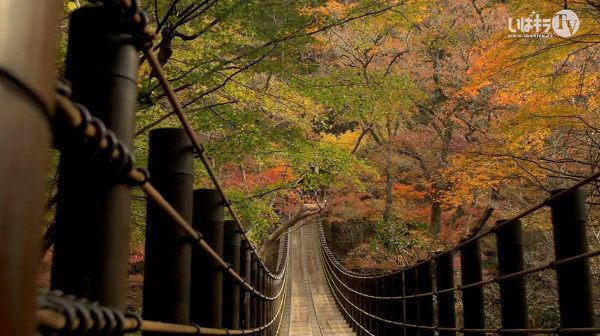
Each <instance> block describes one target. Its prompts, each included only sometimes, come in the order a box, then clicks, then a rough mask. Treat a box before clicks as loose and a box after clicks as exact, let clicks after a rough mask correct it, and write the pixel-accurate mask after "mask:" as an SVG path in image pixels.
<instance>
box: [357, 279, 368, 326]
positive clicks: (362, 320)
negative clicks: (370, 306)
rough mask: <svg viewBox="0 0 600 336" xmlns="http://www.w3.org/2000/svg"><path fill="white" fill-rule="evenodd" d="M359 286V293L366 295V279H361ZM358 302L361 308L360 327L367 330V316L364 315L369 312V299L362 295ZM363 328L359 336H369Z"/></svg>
mask: <svg viewBox="0 0 600 336" xmlns="http://www.w3.org/2000/svg"><path fill="white" fill-rule="evenodd" d="M358 286H359V290H358V292H359V293H363V294H364V293H365V292H366V291H367V280H366V279H365V278H359V281H358ZM358 302H359V303H360V306H359V307H360V310H361V311H360V312H359V314H360V315H359V316H360V325H361V326H363V328H365V329H367V315H366V314H365V313H364V312H365V311H366V310H367V298H366V297H364V296H363V295H360V296H359V299H358ZM363 328H360V330H359V335H361V336H364V335H366V334H367V333H366V332H365V330H364V329H363Z"/></svg>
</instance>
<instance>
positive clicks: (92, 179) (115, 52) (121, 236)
mask: <svg viewBox="0 0 600 336" xmlns="http://www.w3.org/2000/svg"><path fill="white" fill-rule="evenodd" d="M108 11H109V9H107V8H105V7H104V6H96V7H83V8H80V9H77V10H76V11H74V12H73V13H72V14H71V23H70V28H69V46H68V50H67V60H66V74H65V77H66V78H67V79H68V80H69V81H71V83H72V85H73V95H72V100H73V101H75V102H77V103H80V104H82V105H85V106H86V107H87V108H88V110H89V111H90V113H91V114H92V115H93V116H95V117H97V118H99V119H100V120H101V121H103V123H104V124H105V125H106V127H108V128H109V129H110V130H112V131H113V132H114V135H116V138H117V139H118V140H119V142H120V143H121V144H122V145H123V146H124V147H126V149H128V148H131V146H132V144H133V129H134V120H135V107H136V100H137V83H138V81H137V79H138V60H139V56H138V52H137V50H136V48H135V46H134V44H133V41H131V42H129V43H123V41H118V38H117V36H116V35H115V34H114V30H115V29H117V28H116V27H114V26H112V27H111V23H110V22H111V21H110V20H109V19H108V17H109V13H108ZM117 33H118V32H117ZM81 154H82V153H81V148H80V146H74V145H73V144H71V143H65V146H64V149H63V150H62V152H61V159H60V178H59V187H58V190H59V191H58V195H59V198H58V205H57V209H56V231H55V242H54V260H53V264H52V288H53V289H60V290H63V291H64V292H66V293H69V294H74V295H76V296H78V297H87V298H89V299H91V300H94V301H99V302H100V303H101V304H104V305H107V306H110V307H115V308H119V309H122V310H124V309H125V299H126V298H127V274H128V263H127V260H128V258H129V221H130V215H131V213H130V207H131V190H130V188H129V186H128V185H127V184H125V183H124V182H125V181H124V179H122V178H121V177H118V176H117V174H111V173H109V172H108V171H107V166H106V165H105V164H99V163H98V162H97V161H96V160H95V159H94V158H90V157H89V156H86V155H81ZM108 155H109V154H108V153H106V156H108ZM73 265H78V267H73Z"/></svg>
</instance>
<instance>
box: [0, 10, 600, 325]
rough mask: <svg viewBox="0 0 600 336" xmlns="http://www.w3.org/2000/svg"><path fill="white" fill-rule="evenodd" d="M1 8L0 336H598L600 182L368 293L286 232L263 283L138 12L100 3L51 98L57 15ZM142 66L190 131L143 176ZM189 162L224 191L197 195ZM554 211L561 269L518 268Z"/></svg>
mask: <svg viewBox="0 0 600 336" xmlns="http://www.w3.org/2000/svg"><path fill="white" fill-rule="evenodd" d="M2 6H3V7H2V8H3V10H1V11H0V46H2V47H3V48H2V49H0V101H2V102H3V104H4V109H3V111H2V114H0V157H2V158H3V160H2V162H1V163H0V185H1V186H2V187H1V188H0V219H1V221H0V335H26V336H29V335H36V334H43V335H90V336H91V335H120V334H123V333H135V332H139V331H141V332H143V334H144V335H158V334H161V335H164V334H196V335H267V336H271V335H354V334H357V335H404V336H417V335H418V336H433V335H436V334H437V335H439V336H455V335H456V334H465V335H467V336H480V335H481V336H482V335H484V334H502V335H527V334H559V335H571V334H577V335H594V334H597V333H599V332H600V327H598V325H597V324H596V322H595V316H596V315H597V311H595V310H594V297H593V292H594V290H595V289H594V288H593V283H594V280H596V279H593V278H592V275H591V271H590V268H591V265H597V260H595V259H594V258H596V257H598V256H599V255H600V251H599V250H593V251H589V249H588V243H587V241H586V236H587V235H586V210H585V195H584V192H583V189H582V188H583V187H585V186H586V185H588V184H589V183H592V182H594V181H596V180H597V179H598V178H599V177H600V173H595V174H593V175H591V176H589V177H588V178H585V179H583V180H581V181H579V182H577V183H576V184H574V185H573V186H572V187H570V188H568V189H564V190H557V191H554V192H552V193H551V194H550V195H549V196H548V198H547V199H546V200H545V201H544V202H542V203H540V204H537V205H535V206H533V207H531V208H530V209H527V210H526V211H524V212H522V213H520V214H519V215H517V216H515V217H514V218H510V219H507V220H503V221H499V222H498V223H496V225H495V226H493V227H492V228H491V229H490V230H489V231H487V232H485V233H483V234H480V235H478V236H476V237H473V238H470V239H467V240H465V241H462V242H460V243H459V244H458V246H456V247H454V248H452V249H448V250H446V251H442V252H438V253H436V254H433V255H431V256H430V257H429V258H428V259H425V260H421V261H419V262H417V263H416V264H415V265H411V266H408V267H404V268H401V269H399V270H396V271H393V272H387V273H382V274H376V275H364V274H358V273H355V272H352V271H349V270H347V269H346V268H344V266H343V265H342V264H341V263H340V262H339V261H338V260H337V259H336V257H335V255H334V254H333V253H332V251H331V249H330V248H329V246H328V242H327V238H326V233H325V229H324V228H323V226H322V225H321V223H320V222H319V221H315V222H312V223H310V224H307V225H301V226H296V227H293V228H291V229H289V230H288V232H286V233H285V234H284V235H283V236H282V237H281V238H280V244H279V253H278V259H279V260H278V262H277V266H276V268H275V269H274V270H269V269H268V268H267V266H266V265H265V262H264V261H263V260H262V259H261V258H260V257H259V256H258V253H257V251H256V249H255V247H254V246H253V244H252V243H251V241H250V239H249V238H248V237H247V235H246V231H245V229H244V228H243V226H242V225H241V223H240V221H239V219H238V217H237V216H236V213H235V211H234V209H233V207H232V204H231V202H230V200H229V199H228V198H227V195H226V194H225V192H224V190H223V188H222V186H221V184H220V182H219V179H218V178H217V175H216V174H215V172H214V171H213V170H212V168H211V165H210V162H209V159H208V158H207V156H206V154H205V153H204V148H203V146H202V145H201V144H200V143H199V142H198V140H197V138H196V136H195V134H194V132H193V129H192V127H191V126H190V123H189V122H188V120H187V119H186V115H185V113H184V111H183V110H182V108H181V105H180V103H179V101H178V100H177V97H176V95H175V93H174V91H173V88H172V87H171V85H170V83H169V81H168V80H167V78H166V77H165V75H164V72H163V71H162V68H161V65H160V64H159V62H158V60H157V58H156V56H155V55H154V54H153V52H152V40H153V38H154V37H153V33H152V32H151V31H150V30H149V29H148V19H147V16H146V14H145V13H144V12H143V11H142V10H141V9H140V8H138V6H137V4H136V2H135V1H129V0H115V1H108V0H106V1H104V2H103V5H102V6H94V7H88V8H82V9H80V10H78V11H76V12H75V13H74V14H73V17H72V19H71V25H72V27H75V28H76V29H71V30H70V36H69V49H68V55H67V64H66V80H62V81H60V82H59V83H58V85H57V84H56V79H55V77H54V69H53V66H54V58H53V57H48V55H51V50H53V49H54V47H55V46H52V45H51V44H52V43H51V41H54V40H55V31H54V30H53V27H54V26H55V22H56V21H55V20H52V19H49V18H55V17H56V15H55V14H57V11H58V8H57V6H56V5H55V4H54V3H52V2H36V1H33V0H30V1H12V0H11V1H6V2H5V3H4V4H3V5H2ZM15 13H17V14H15ZM53 15H54V16H53ZM9 26H10V29H8V28H7V27H9ZM13 29H14V30H13ZM8 31H20V32H21V33H22V36H20V38H19V39H15V38H12V36H10V35H9V34H8V33H7V32H8ZM140 51H141V52H142V53H143V54H144V57H145V58H146V59H147V61H148V62H149V64H150V65H151V66H152V68H153V70H154V73H155V74H156V76H157V78H158V80H159V82H160V84H161V85H162V86H163V88H164V91H165V93H166V97H167V98H168V100H169V101H170V103H171V104H172V108H173V111H174V113H175V114H176V115H177V116H178V117H179V120H180V122H181V126H182V127H181V128H170V129H156V130H153V131H152V132H151V134H150V145H149V159H148V169H144V168H141V167H137V166H136V165H135V162H134V160H133V156H132V154H131V152H130V150H129V148H131V145H132V135H133V131H132V129H133V127H132V122H133V116H134V112H135V111H134V109H135V99H136V94H137V92H136V90H137V87H136V85H137V67H138V63H137V62H138V60H139V56H138V52H140ZM84 60H85V62H84ZM33 65H35V66H33ZM91 79H93V80H91ZM51 139H52V140H51ZM52 146H54V147H55V148H57V149H59V150H60V151H61V163H60V181H59V197H58V208H57V215H56V216H57V218H56V232H55V242H54V244H55V247H54V248H55V252H54V260H53V265H52V281H51V282H52V283H51V286H52V290H51V291H49V292H38V291H37V290H36V284H35V283H36V272H37V268H38V259H39V253H38V250H37V249H36V248H34V246H39V234H37V233H38V231H39V227H40V221H41V217H42V214H43V210H44V205H45V204H44V203H45V202H44V197H43V196H44V195H45V190H44V188H45V186H44V178H45V174H46V157H47V153H48V151H49V149H50V148H51V147H52ZM195 161H199V162H200V163H201V164H202V165H203V166H204V168H205V169H206V171H207V173H208V176H209V177H210V178H211V180H212V182H213V185H214V188H212V189H198V190H194V189H193V172H194V162H195ZM132 188H139V189H140V190H142V191H143V192H144V193H145V194H146V195H147V198H148V209H147V227H146V230H147V232H146V263H145V278H144V307H143V312H142V314H141V315H138V314H134V313H132V312H127V311H125V297H126V295H127V293H126V276H127V255H128V230H129V227H128V225H129V223H128V221H129V215H130V201H131V189H132ZM544 208H549V209H550V212H551V214H552V218H551V225H552V230H553V236H554V242H553V243H554V246H548V250H549V251H550V250H553V251H554V259H553V261H551V262H550V263H548V264H545V265H540V266H535V267H525V266H526V265H525V262H524V257H523V232H522V224H521V219H522V218H523V217H525V216H528V215H531V214H532V213H534V212H536V211H540V210H541V209H544ZM226 214H227V215H226ZM490 236H494V237H495V242H496V245H497V246H496V252H497V253H496V255H495V256H494V258H496V261H497V269H496V272H495V275H494V276H486V277H484V275H483V272H482V253H481V249H480V244H481V242H482V239H483V238H485V237H490ZM543 271H549V272H554V273H555V275H556V278H557V298H556V299H557V300H558V306H559V312H560V325H559V326H557V327H554V328H543V327H536V326H533V325H532V324H531V323H530V322H529V320H528V309H529V308H530V307H529V306H528V302H527V299H526V298H527V295H526V294H527V290H528V287H527V284H526V277H527V276H528V275H532V274H536V273H539V272H543ZM486 286H497V287H499V291H500V298H499V301H500V302H499V305H500V315H501V321H500V323H499V325H497V326H490V325H489V324H488V323H486V310H485V308H486V304H487V302H486V299H485V297H484V294H483V293H484V292H483V291H484V288H486Z"/></svg>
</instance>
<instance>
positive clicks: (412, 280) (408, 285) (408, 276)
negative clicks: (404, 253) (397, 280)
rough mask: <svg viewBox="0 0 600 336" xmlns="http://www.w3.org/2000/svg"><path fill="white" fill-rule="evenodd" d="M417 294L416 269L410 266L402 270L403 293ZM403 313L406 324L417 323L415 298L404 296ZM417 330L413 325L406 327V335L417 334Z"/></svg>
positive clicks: (415, 335) (417, 315)
mask: <svg viewBox="0 0 600 336" xmlns="http://www.w3.org/2000/svg"><path fill="white" fill-rule="evenodd" d="M415 294H417V269H416V268H414V267H412V268H409V269H407V270H405V271H404V295H406V296H408V295H415ZM404 302H405V311H404V313H405V315H406V321H405V323H406V324H411V325H417V324H418V323H419V314H418V306H417V299H416V298H414V297H413V298H406V300H405V301H404ZM418 333H419V330H418V329H417V328H415V327H406V336H417V335H418Z"/></svg>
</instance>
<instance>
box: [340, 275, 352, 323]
mask: <svg viewBox="0 0 600 336" xmlns="http://www.w3.org/2000/svg"><path fill="white" fill-rule="evenodd" d="M344 277H345V278H346V280H344V278H342V281H344V282H345V283H346V284H347V285H348V287H349V288H352V289H354V290H356V283H355V281H354V278H352V277H350V276H348V275H345V276H344ZM348 292H350V293H349V296H348V300H349V301H350V302H348V303H347V308H348V317H347V318H346V321H347V322H348V323H349V324H350V327H351V328H352V331H353V332H357V328H356V323H354V322H353V321H352V319H354V320H356V309H355V308H354V305H356V294H355V293H354V292H352V291H350V290H348ZM337 295H338V296H339V294H337ZM340 300H342V301H344V300H343V299H342V298H340Z"/></svg>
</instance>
